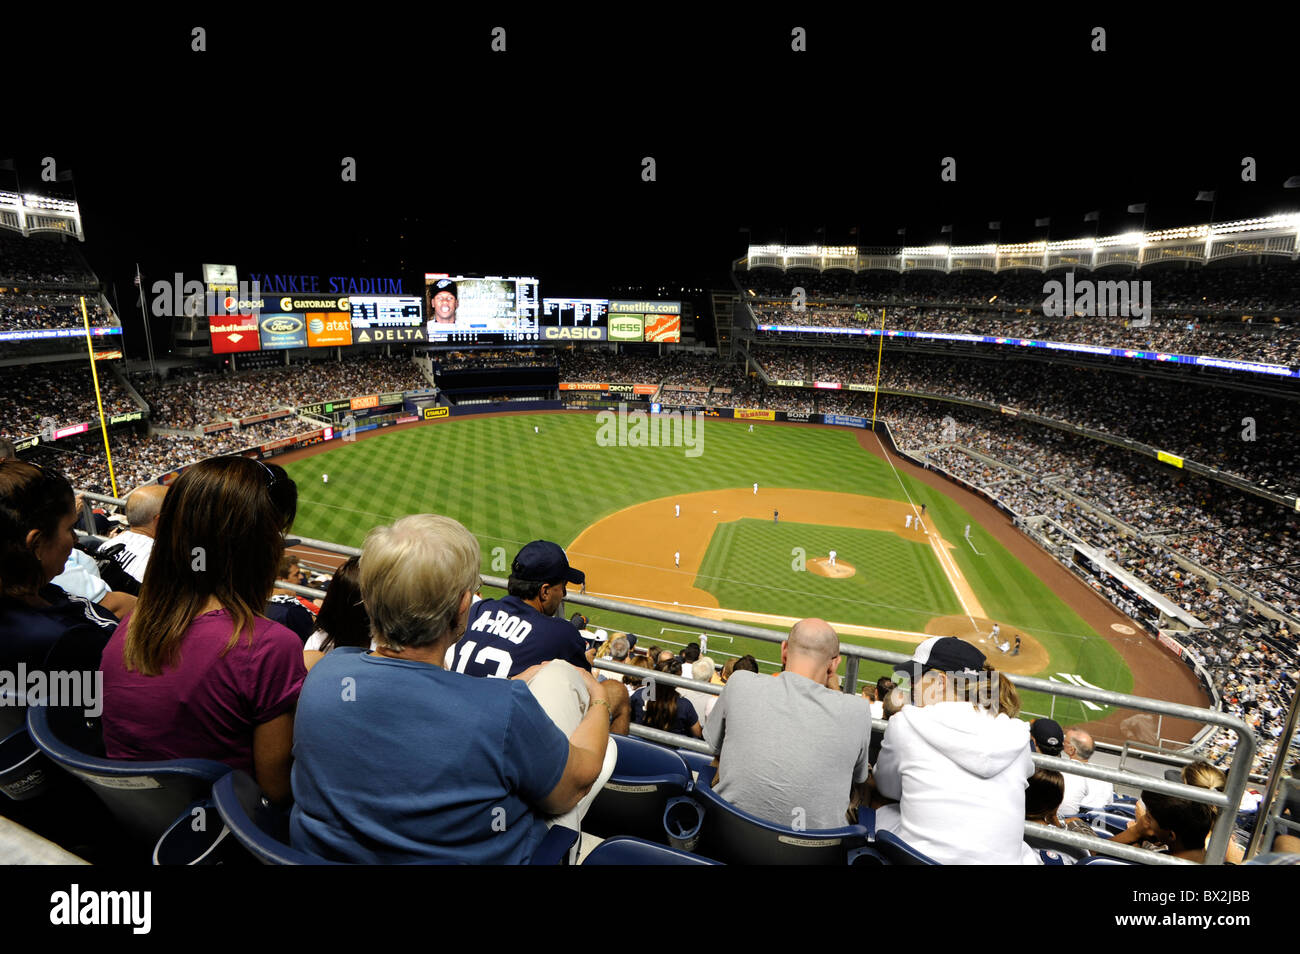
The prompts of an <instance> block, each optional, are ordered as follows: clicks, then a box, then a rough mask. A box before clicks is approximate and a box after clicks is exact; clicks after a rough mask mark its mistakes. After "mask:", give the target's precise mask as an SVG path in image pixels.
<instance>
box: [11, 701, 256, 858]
mask: <svg viewBox="0 0 1300 954" xmlns="http://www.w3.org/2000/svg"><path fill="white" fill-rule="evenodd" d="M27 731H28V733H30V735H31V738H32V741H33V742H34V743H35V744H36V746H37V747H38V748H39V749H40V750H41V752H43V753H44V754H45V755H46V756H47V757H48V758H49V759H50V761H52V762H53V763H54V764H55V765H57V766H59V767H60V768H61V769H64V770H65V771H67V772H68V773H70V774H71V775H73V776H75V777H76V778H77V779H79V780H80V781H81V782H83V783H84V784H85V785H86V787H87V788H89V789H90V791H91V792H92V793H93V794H94V795H95V797H96V798H97V799H98V800H99V801H100V802H102V803H103V805H104V806H105V807H106V808H107V809H108V811H109V813H110V814H111V815H112V816H113V818H114V820H115V821H116V822H117V824H118V825H119V826H120V828H121V829H122V830H123V832H124V833H125V835H126V836H127V840H128V842H129V843H131V844H133V845H134V846H135V847H138V848H140V849H141V850H143V851H144V852H146V854H145V855H144V860H147V859H148V857H149V855H148V852H152V850H153V848H154V846H155V845H156V844H157V842H158V839H159V838H160V837H161V836H162V834H163V833H164V832H165V831H167V829H168V828H170V827H171V826H172V824H173V823H174V822H175V821H176V820H177V819H178V818H179V817H180V816H181V815H182V813H184V814H187V815H188V814H189V809H190V807H191V806H192V805H193V804H194V803H195V802H199V801H203V800H205V799H207V798H208V797H209V795H210V794H211V792H212V783H213V782H215V781H216V780H217V779H219V778H221V777H222V776H223V775H227V774H229V772H230V766H228V765H224V764H222V763H221V762H214V761H212V760H210V759H172V760H167V761H157V762H128V761H123V760H118V759H107V758H104V757H103V755H102V753H103V743H102V738H101V736H100V734H99V727H98V724H97V722H94V721H93V720H87V719H86V717H85V716H84V715H83V714H82V712H81V710H80V709H65V708H52V707H48V706H29V707H28V708H27Z"/></svg>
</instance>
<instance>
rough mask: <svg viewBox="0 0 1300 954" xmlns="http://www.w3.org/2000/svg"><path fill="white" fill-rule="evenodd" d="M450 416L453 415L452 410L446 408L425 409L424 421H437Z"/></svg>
mask: <svg viewBox="0 0 1300 954" xmlns="http://www.w3.org/2000/svg"><path fill="white" fill-rule="evenodd" d="M450 414H451V408H449V407H445V406H440V407H426V408H425V409H424V419H425V420H426V421H436V420H437V419H438V418H440V417H447V416H449V415H450Z"/></svg>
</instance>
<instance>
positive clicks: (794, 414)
mask: <svg viewBox="0 0 1300 954" xmlns="http://www.w3.org/2000/svg"><path fill="white" fill-rule="evenodd" d="M813 416H814V415H812V414H810V413H809V412H808V411H786V412H785V419H786V420H787V421H799V422H800V423H803V424H806V423H807V422H808V421H811V420H812V419H813Z"/></svg>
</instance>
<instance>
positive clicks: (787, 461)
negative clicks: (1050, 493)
mask: <svg viewBox="0 0 1300 954" xmlns="http://www.w3.org/2000/svg"><path fill="white" fill-rule="evenodd" d="M538 420H539V417H538V415H536V414H533V413H525V414H500V415H496V414H494V415H481V416H472V417H469V418H461V419H459V420H446V421H440V422H436V423H431V424H408V425H398V426H397V427H396V428H392V429H389V430H386V431H382V432H379V433H377V434H370V435H361V436H359V438H358V439H357V440H356V441H355V442H349V443H342V444H339V443H336V444H333V445H325V446H324V447H319V448H308V449H305V450H301V451H295V452H293V453H292V454H289V455H284V456H282V457H280V458H278V459H279V460H281V461H284V462H286V466H287V468H288V469H289V471H290V473H291V474H292V475H293V476H294V477H295V479H299V481H300V486H301V487H302V493H303V502H304V506H303V508H302V516H301V517H300V519H299V522H298V524H297V525H296V529H297V530H298V531H299V532H301V533H302V534H303V535H304V536H309V537H314V538H316V539H328V540H333V541H335V542H338V543H344V544H349V545H354V546H359V545H360V543H361V542H362V540H363V538H364V536H365V533H366V531H367V530H368V529H369V528H370V527H371V526H373V525H375V524H376V523H378V522H381V521H386V520H390V519H393V518H396V517H399V516H402V515H404V514H407V513H416V512H422V511H428V512H434V513H446V514H448V515H450V516H454V517H456V518H457V519H459V520H461V521H462V522H464V523H465V525H466V526H467V527H469V529H470V530H471V531H473V532H474V533H475V534H476V535H477V536H478V537H479V541H480V544H481V546H482V549H483V561H484V562H483V572H484V573H496V574H500V575H505V572H504V567H505V562H504V561H505V560H506V559H508V558H509V557H510V556H513V554H514V552H515V550H516V549H518V547H519V546H520V545H521V544H522V543H523V542H526V541H527V540H529V539H534V538H538V537H542V538H548V539H555V540H558V541H561V542H562V543H564V544H565V546H566V549H567V552H568V554H569V557H570V559H571V560H572V561H573V564H574V565H575V566H578V567H581V568H583V569H585V570H586V571H587V573H588V592H590V593H592V594H599V595H606V596H610V597H614V598H617V599H620V600H624V601H626V602H630V603H640V604H642V605H654V606H663V607H667V608H671V609H676V610H678V611H682V612H687V613H691V614H693V615H697V616H700V617H704V618H718V619H730V620H733V621H737V622H745V623H751V624H755V625H762V626H770V627H771V628H773V630H774V632H779V631H782V630H784V629H788V627H789V625H790V624H791V622H793V621H794V620H795V619H798V618H800V617H801V616H805V615H809V614H812V613H818V614H820V615H823V616H825V617H826V618H827V619H829V620H831V621H832V622H834V623H835V624H836V630H837V632H838V633H839V634H840V638H841V640H842V641H844V642H846V643H859V644H862V645H874V646H878V647H882V648H887V649H892V650H895V651H899V652H907V651H910V647H912V646H914V645H916V643H917V642H919V641H920V640H922V639H924V638H925V637H926V636H927V635H935V634H940V635H958V636H961V637H962V638H964V639H967V640H969V641H971V642H973V643H975V644H976V645H977V646H979V647H980V649H981V650H982V651H984V652H985V653H986V654H987V655H988V656H989V658H990V661H991V662H992V663H993V664H995V665H997V666H998V667H999V668H1001V669H1003V670H1004V671H1007V672H1011V673H1021V674H1029V675H1035V676H1041V677H1044V678H1057V679H1062V678H1064V677H1065V676H1069V677H1071V678H1079V679H1083V680H1086V681H1087V682H1090V683H1092V684H1095V685H1100V686H1105V687H1106V688H1109V689H1114V690H1118V691H1132V692H1134V693H1137V694H1141V695H1152V696H1159V697H1162V698H1168V699H1173V700H1176V701H1182V702H1187V703H1189V704H1203V703H1204V695H1203V693H1202V691H1201V689H1200V688H1199V686H1198V685H1197V684H1196V682H1195V680H1194V678H1192V677H1191V676H1190V674H1189V673H1188V671H1187V669H1186V668H1185V667H1184V666H1182V665H1181V664H1179V663H1178V662H1177V661H1176V660H1174V659H1172V658H1170V657H1169V656H1168V655H1167V654H1166V653H1165V652H1164V651H1162V650H1160V649H1158V648H1156V647H1155V644H1154V643H1153V642H1152V641H1151V640H1149V639H1147V638H1146V637H1144V636H1141V635H1137V636H1131V637H1130V636H1125V635H1122V634H1120V633H1119V632H1117V631H1116V630H1114V629H1113V628H1112V626H1114V625H1124V624H1123V623H1122V622H1121V621H1122V620H1123V619H1124V617H1123V616H1121V615H1120V614H1119V613H1118V612H1117V611H1115V610H1114V609H1113V608H1112V607H1111V606H1110V604H1108V603H1106V602H1105V601H1103V600H1101V599H1100V598H1099V597H1097V596H1096V595H1095V594H1094V593H1093V592H1092V591H1091V590H1089V589H1088V588H1087V587H1086V586H1084V585H1083V584H1082V583H1080V582H1079V581H1078V580H1077V579H1076V578H1075V577H1073V576H1072V575H1071V574H1069V572H1068V571H1066V570H1065V569H1064V568H1063V567H1061V566H1060V565H1059V564H1057V563H1056V562H1055V561H1054V560H1052V559H1051V558H1050V557H1049V556H1048V555H1047V554H1045V553H1044V552H1043V551H1041V550H1039V549H1038V548H1037V547H1036V546H1035V545H1034V544H1033V543H1031V542H1030V541H1029V540H1028V539H1027V538H1025V537H1024V536H1023V535H1022V534H1020V533H1019V532H1018V531H1017V530H1015V528H1014V527H1012V526H1011V525H1010V523H1009V521H1008V520H1007V518H1006V516H1005V515H1004V514H1002V513H1000V512H999V511H997V510H996V509H995V508H993V507H992V506H990V505H989V504H988V503H987V502H986V501H984V500H982V499H980V498H978V497H976V496H975V495H973V494H971V493H969V492H967V491H965V490H964V489H962V488H960V487H958V486H957V485H955V484H953V483H951V482H949V481H947V480H944V479H943V478H941V477H938V476H937V475H934V474H932V473H928V472H926V471H923V470H921V469H920V468H915V467H913V466H912V465H910V464H908V463H906V462H905V461H902V460H901V459H899V458H897V457H894V456H893V455H890V456H889V457H888V458H887V457H886V456H885V453H884V451H883V448H882V447H881V446H880V445H879V444H878V442H877V440H876V438H875V436H874V435H873V434H872V433H870V432H861V431H852V432H851V431H847V430H844V429H840V428H834V427H825V426H818V425H805V424H782V425H772V424H769V425H766V426H763V427H761V428H759V429H758V431H757V432H756V434H755V435H750V434H749V433H748V431H747V426H746V424H745V423H744V422H740V421H736V422H731V421H726V420H709V421H707V423H706V425H705V427H706V429H707V432H708V443H707V445H706V447H707V452H706V453H705V454H703V455H702V456H701V457H700V458H698V459H690V458H686V457H685V456H684V455H682V453H681V452H680V450H676V449H673V448H664V447H601V446H598V445H597V442H596V434H597V422H596V419H595V417H594V416H593V415H591V414H587V413H581V412H569V413H565V414H553V415H546V416H545V420H544V421H542V423H543V425H544V426H543V428H542V430H543V432H544V433H545V434H546V435H547V440H546V441H545V442H544V443H543V444H541V445H538V444H537V442H535V441H533V440H532V438H533V436H534V435H533V430H532V429H533V427H534V425H535V424H536V423H537V422H538ZM525 435H526V436H527V437H528V438H529V440H527V441H524V440H523V437H524V436H525ZM756 437H758V438H761V440H760V441H759V442H758V443H759V445H760V446H757V447H756V446H755V438H756ZM307 457H311V458H317V457H319V458H321V459H320V460H314V459H313V460H312V461H311V462H310V463H307V462H306V461H305V460H304V458H307ZM826 462H833V466H826ZM318 465H320V466H318ZM325 468H327V469H328V471H329V473H330V474H331V475H332V477H333V479H332V480H331V481H330V483H329V485H328V486H325V485H322V484H320V483H316V482H312V481H308V480H303V479H302V476H303V475H307V474H311V473H317V474H318V473H320V471H321V470H322V469H325ZM754 478H757V480H755V479H754ZM753 483H758V485H759V490H758V493H757V494H755V493H754V492H753V488H752V486H751V485H752V484H753ZM923 503H924V504H925V505H926V517H925V520H924V522H923V529H922V530H921V531H917V530H916V529H915V526H913V527H911V528H909V527H907V526H906V523H907V521H906V519H905V518H906V516H907V515H908V514H909V513H919V512H920V508H921V505H922V504H923ZM679 506H680V508H681V517H680V518H675V517H674V513H675V508H676V507H679ZM774 509H776V510H779V511H780V513H781V515H782V517H783V518H784V519H782V520H781V521H780V522H779V523H774V522H773V521H771V520H770V519H769V518H770V516H771V513H772V511H773V510H774ZM715 510H716V511H717V513H714V511H715ZM967 523H970V524H971V526H972V530H971V533H972V537H973V538H974V539H976V540H977V541H978V544H979V549H980V551H981V553H982V554H983V555H982V556H976V555H975V554H974V552H973V551H972V550H971V548H970V547H966V546H964V545H963V546H957V545H955V543H954V541H957V542H961V541H962V540H963V536H964V528H965V525H966V524H967ZM797 548H801V549H802V551H803V560H804V565H805V569H804V570H803V571H802V572H801V571H799V570H797V569H795V568H794V567H793V566H792V564H793V563H797V562H798V559H799V551H798V549H797ZM831 549H835V550H837V552H838V554H839V559H838V560H837V563H838V564H839V565H840V566H844V565H845V564H846V562H847V565H848V566H849V567H851V568H852V570H853V571H854V572H853V573H852V575H844V576H839V575H837V576H830V575H828V573H829V570H830V568H829V567H828V566H823V564H824V563H825V562H826V558H827V556H828V554H829V551H830V550H831ZM675 552H680V553H681V565H680V566H678V567H675V566H674V565H673V563H674V560H673V555H674V553H675ZM494 560H495V561H496V565H495V567H494ZM819 561H821V562H819ZM809 563H811V565H812V569H811V570H809V569H808V564H809ZM819 569H821V571H822V572H820V573H819V572H818V570H819ZM836 569H837V570H838V569H839V567H837V568H836ZM994 621H996V622H998V623H1000V624H1001V633H1002V637H1001V638H1002V639H1004V640H1013V639H1014V637H1015V636H1017V635H1019V636H1020V637H1021V639H1022V648H1021V653H1020V655H1019V656H1011V655H1009V654H1006V653H1002V652H1000V651H999V650H998V648H997V647H996V646H995V645H994V644H993V642H992V641H991V640H990V639H989V634H990V631H991V628H992V624H993V622H994ZM592 625H593V626H597V625H598V626H601V627H603V628H605V629H608V630H611V631H612V630H620V629H621V630H625V631H631V632H638V633H641V634H642V635H644V636H646V637H653V636H658V635H659V633H658V632H657V631H656V628H655V627H653V626H651V624H649V623H648V621H645V620H638V619H636V618H634V617H630V616H622V615H620V614H612V613H600V612H598V613H595V614H594V619H593V624H592ZM648 626H649V627H650V629H649V631H648V632H647V627H648ZM650 641H653V639H651V640H650ZM715 646H717V647H718V650H719V651H726V652H734V653H736V654H741V653H745V652H750V653H753V655H754V656H755V657H756V658H758V659H759V660H761V661H765V662H767V663H769V664H771V665H772V666H776V665H779V655H778V653H777V649H778V647H777V646H775V645H773V644H769V643H764V642H760V641H747V640H743V639H739V638H737V639H735V640H734V641H732V642H731V643H730V644H728V643H726V642H725V640H723V641H717V642H715ZM886 668H887V667H884V666H883V665H876V666H873V665H864V666H863V669H862V672H861V674H860V675H861V678H863V679H870V680H874V679H875V678H877V676H878V675H884V674H886V673H885V669H886ZM876 669H879V670H880V672H876V671H875V670H876ZM1050 705H1051V703H1050V702H1049V701H1048V700H1046V699H1043V698H1039V697H1037V696H1036V695H1035V694H1033V693H1026V700H1025V706H1026V710H1027V711H1029V712H1034V711H1041V712H1044V713H1046V711H1047V709H1046V707H1047V706H1050ZM1052 714H1053V715H1054V717H1055V718H1057V719H1058V720H1060V721H1062V722H1063V723H1066V724H1068V723H1071V722H1073V723H1082V722H1087V723H1088V724H1089V725H1090V726H1091V727H1092V729H1093V731H1094V732H1095V733H1096V734H1097V735H1098V737H1099V738H1115V739H1121V738H1128V737H1148V738H1153V737H1154V732H1155V725H1154V723H1153V722H1152V721H1151V720H1143V719H1140V718H1139V719H1134V718H1132V717H1131V714H1130V713H1124V712H1106V711H1100V712H1099V711H1096V710H1090V709H1087V708H1085V707H1083V705H1082V704H1080V703H1077V702H1072V701H1065V700H1058V701H1057V702H1056V704H1055V709H1054V711H1053V712H1052ZM1196 728H1197V727H1196V726H1195V725H1193V724H1190V723H1189V724H1187V725H1183V726H1176V725H1174V724H1173V723H1171V722H1170V721H1169V720H1165V723H1164V724H1163V725H1162V726H1161V727H1160V731H1161V732H1162V734H1164V735H1166V736H1167V737H1168V736H1169V734H1170V732H1171V731H1173V732H1175V733H1179V732H1181V733H1182V734H1184V735H1185V737H1190V735H1191V733H1193V732H1194V731H1195V729H1196Z"/></svg>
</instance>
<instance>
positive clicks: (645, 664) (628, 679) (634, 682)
mask: <svg viewBox="0 0 1300 954" xmlns="http://www.w3.org/2000/svg"><path fill="white" fill-rule="evenodd" d="M627 664H628V665H629V666H636V667H637V668H638V669H654V666H652V665H650V659H649V657H648V656H630V657H628V661H627ZM644 682H645V680H644V679H643V678H642V677H641V676H624V677H623V686H624V688H625V689H627V691H628V692H629V693H632V692H635V691H636V690H637V689H640V688H641V685H642V684H643V683H644ZM630 704H631V703H630V700H629V705H630Z"/></svg>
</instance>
